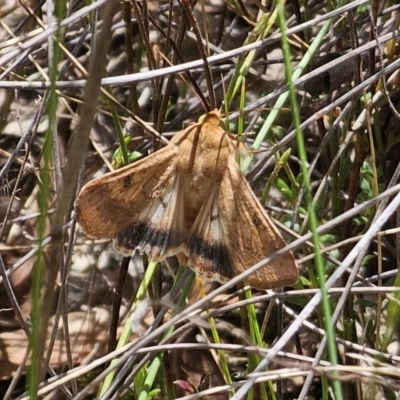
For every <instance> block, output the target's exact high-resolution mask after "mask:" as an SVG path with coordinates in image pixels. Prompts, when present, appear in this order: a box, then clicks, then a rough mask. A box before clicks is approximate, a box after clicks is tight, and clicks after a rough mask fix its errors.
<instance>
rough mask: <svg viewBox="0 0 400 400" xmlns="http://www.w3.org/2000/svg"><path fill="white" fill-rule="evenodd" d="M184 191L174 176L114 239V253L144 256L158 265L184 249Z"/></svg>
mask: <svg viewBox="0 0 400 400" xmlns="http://www.w3.org/2000/svg"><path fill="white" fill-rule="evenodd" d="M183 204H184V191H183V188H182V177H181V175H180V174H176V175H174V180H173V182H172V184H171V185H170V186H168V187H167V188H166V189H165V191H164V192H163V193H162V194H161V195H160V197H158V198H156V199H153V200H151V201H150V202H148V205H147V206H146V207H145V208H143V209H142V210H141V212H140V213H138V214H137V216H136V218H135V220H134V221H132V222H130V223H129V224H128V225H127V226H125V227H124V228H123V229H122V230H121V231H120V232H119V233H118V235H117V237H116V238H115V241H114V244H115V247H116V249H117V250H119V251H121V252H123V253H127V254H129V253H132V251H133V250H138V251H139V252H140V254H143V253H146V254H147V255H148V257H149V258H150V259H151V260H153V261H161V260H164V259H165V258H166V257H169V256H172V255H176V254H178V253H180V252H181V251H182V250H183V249H184V244H183V243H184V206H183Z"/></svg>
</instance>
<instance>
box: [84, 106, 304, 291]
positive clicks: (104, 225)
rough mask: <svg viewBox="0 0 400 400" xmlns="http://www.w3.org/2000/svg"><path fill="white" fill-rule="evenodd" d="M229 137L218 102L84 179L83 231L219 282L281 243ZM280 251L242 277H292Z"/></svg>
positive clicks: (259, 280) (270, 280) (261, 285)
mask: <svg viewBox="0 0 400 400" xmlns="http://www.w3.org/2000/svg"><path fill="white" fill-rule="evenodd" d="M236 154H237V145H236V144H235V141H234V140H233V139H231V137H230V136H229V135H228V134H227V133H226V131H225V130H224V129H223V128H222V126H221V119H220V115H219V112H218V110H214V111H211V112H209V113H208V114H207V115H206V116H205V117H204V119H203V121H202V122H199V123H195V124H192V125H190V126H189V127H188V128H187V129H185V130H183V131H181V132H179V133H177V134H176V135H175V136H174V137H173V138H172V140H171V141H170V143H169V144H168V145H167V146H166V147H164V148H162V149H160V150H158V151H156V152H155V153H153V154H151V155H149V156H147V157H146V158H144V159H142V160H140V161H138V162H135V163H134V164H131V165H128V166H126V167H123V168H121V169H118V170H116V171H113V172H111V173H108V174H105V175H104V176H102V177H99V178H96V179H94V180H92V181H90V182H89V183H87V184H86V185H85V186H84V187H83V188H82V190H81V192H80V194H79V196H78V199H77V203H76V211H77V219H78V222H79V224H80V225H81V226H82V228H83V230H84V232H85V233H86V234H87V235H88V236H89V237H91V238H97V239H99V238H110V239H114V244H115V247H116V249H117V250H119V251H121V252H122V253H124V254H126V255H127V254H129V255H130V254H132V252H133V251H138V252H139V253H140V254H143V253H146V254H147V255H148V257H149V258H150V259H151V260H153V261H163V260H165V259H166V258H167V257H170V256H177V257H178V260H179V262H180V264H181V265H186V266H189V267H190V268H192V269H193V270H194V271H195V272H196V273H198V274H199V275H201V276H203V277H205V278H208V279H209V280H215V281H218V282H221V283H222V282H226V281H228V280H229V279H231V278H232V277H234V276H237V275H238V274H240V273H241V272H243V271H245V270H246V269H248V268H249V267H251V266H253V265H254V264H256V263H258V262H259V261H262V260H263V259H265V258H267V257H269V256H271V255H272V254H274V253H275V252H276V251H278V250H279V249H281V248H282V247H284V246H285V245H286V244H285V241H284V240H283V238H282V236H281V235H280V233H279V231H278V230H277V228H276V227H275V225H274V224H273V222H272V220H271V219H270V218H269V217H268V215H267V214H266V212H265V211H264V209H263V207H262V205H261V204H260V203H259V201H258V200H257V198H256V196H255V195H254V193H253V192H252V190H251V188H250V186H249V185H248V183H247V181H246V178H245V177H244V175H243V174H242V172H241V171H240V169H239V166H238V164H237V162H236V160H235V155H236ZM297 279H298V270H297V266H296V262H295V260H294V257H293V254H292V253H290V252H288V253H285V254H284V255H281V256H279V257H277V258H275V259H274V260H273V261H272V262H271V263H270V264H268V265H266V266H265V267H263V268H261V269H259V270H258V271H257V272H255V273H253V274H251V275H250V276H249V277H248V278H247V283H248V284H249V285H250V286H252V287H253V288H255V289H260V290H263V289H268V288H277V287H282V286H287V285H292V284H294V283H296V282H297Z"/></svg>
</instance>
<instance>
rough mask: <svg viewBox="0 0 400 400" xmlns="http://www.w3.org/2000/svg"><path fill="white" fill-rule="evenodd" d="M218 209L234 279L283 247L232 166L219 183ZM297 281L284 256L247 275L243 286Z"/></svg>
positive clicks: (291, 261) (291, 260)
mask: <svg viewBox="0 0 400 400" xmlns="http://www.w3.org/2000/svg"><path fill="white" fill-rule="evenodd" d="M218 208H219V210H220V215H221V220H222V226H223V227H224V231H225V232H226V236H227V242H228V243H229V246H230V251H229V254H230V258H231V262H232V265H233V268H234V269H235V275H238V274H239V273H241V272H243V271H245V270H246V269H248V268H250V267H251V266H253V265H255V264H257V263H258V262H260V261H262V260H263V259H266V258H268V257H270V256H272V255H273V254H274V253H276V252H277V251H278V250H280V249H282V248H283V247H285V246H286V243H285V241H284V240H283V238H282V236H281V235H280V233H279V231H278V230H277V228H276V227H275V225H274V223H273V222H272V220H271V219H270V218H269V217H268V215H267V214H266V212H265V210H264V208H263V207H262V206H261V204H260V202H259V201H258V200H257V198H256V197H255V195H254V193H253V192H252V190H251V188H250V186H249V185H248V183H247V181H246V179H245V177H244V176H243V174H242V173H241V171H240V170H239V168H238V165H237V164H236V162H231V163H229V166H228V169H227V172H226V175H225V177H224V179H223V181H222V182H221V187H220V191H219V194H218ZM297 279H298V269H297V266H296V262H295V260H294V257H293V254H292V253H291V252H288V253H286V254H284V255H281V256H279V257H277V258H276V259H274V260H273V261H272V262H271V263H269V264H268V265H267V266H265V267H262V268H260V269H259V270H258V271H257V272H255V273H253V274H251V275H250V276H249V277H248V278H247V282H248V283H249V284H250V285H251V286H253V287H255V288H257V289H268V288H276V287H282V286H286V285H292V284H294V283H296V282H297Z"/></svg>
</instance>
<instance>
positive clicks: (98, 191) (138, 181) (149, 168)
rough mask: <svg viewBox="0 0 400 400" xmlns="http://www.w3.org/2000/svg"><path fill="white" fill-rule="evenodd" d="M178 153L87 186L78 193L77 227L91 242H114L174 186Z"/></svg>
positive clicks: (161, 154) (162, 153)
mask: <svg viewBox="0 0 400 400" xmlns="http://www.w3.org/2000/svg"><path fill="white" fill-rule="evenodd" d="M177 160H178V149H177V147H176V146H175V145H169V146H166V147H164V148H163V149H161V150H158V151H157V152H155V153H154V154H152V155H150V156H148V157H146V158H144V159H143V160H140V161H138V162H136V163H134V164H131V165H128V166H126V167H123V168H121V169H118V170H116V171H113V172H110V173H108V174H106V175H104V176H102V177H99V178H96V179H94V180H92V181H90V182H89V183H87V184H86V185H85V186H84V187H83V188H82V190H81V192H80V193H79V196H78V199H77V203H76V211H77V219H78V222H79V224H80V225H81V226H82V228H83V230H84V231H85V233H86V234H87V235H88V236H89V237H92V238H114V237H116V236H117V234H118V233H119V232H121V231H123V230H124V229H125V228H126V227H127V226H129V225H130V224H131V223H132V222H134V221H135V220H137V218H138V216H139V215H140V214H142V213H143V212H145V211H146V210H148V208H149V205H151V204H153V203H154V202H155V201H156V200H157V199H159V198H161V197H162V195H163V194H164V193H165V192H166V190H167V188H171V187H173V186H174V184H175V177H176V175H175V169H176V163H177Z"/></svg>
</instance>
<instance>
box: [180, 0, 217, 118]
mask: <svg viewBox="0 0 400 400" xmlns="http://www.w3.org/2000/svg"><path fill="white" fill-rule="evenodd" d="M182 6H183V8H184V10H185V12H186V15H187V17H188V19H189V21H190V24H191V25H192V28H193V32H194V34H195V35H196V39H197V45H198V47H199V52H200V55H201V58H202V59H203V61H204V67H205V68H204V70H205V74H206V80H207V86H208V93H209V97H210V104H207V110H206V111H207V112H209V111H211V110H214V109H215V108H217V101H216V98H215V93H214V83H213V79H212V74H211V69H210V64H209V63H208V60H207V54H206V52H205V48H204V45H203V37H202V36H201V33H200V29H199V25H198V24H197V21H196V18H195V17H194V15H193V10H192V7H191V5H190V1H189V0H182Z"/></svg>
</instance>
